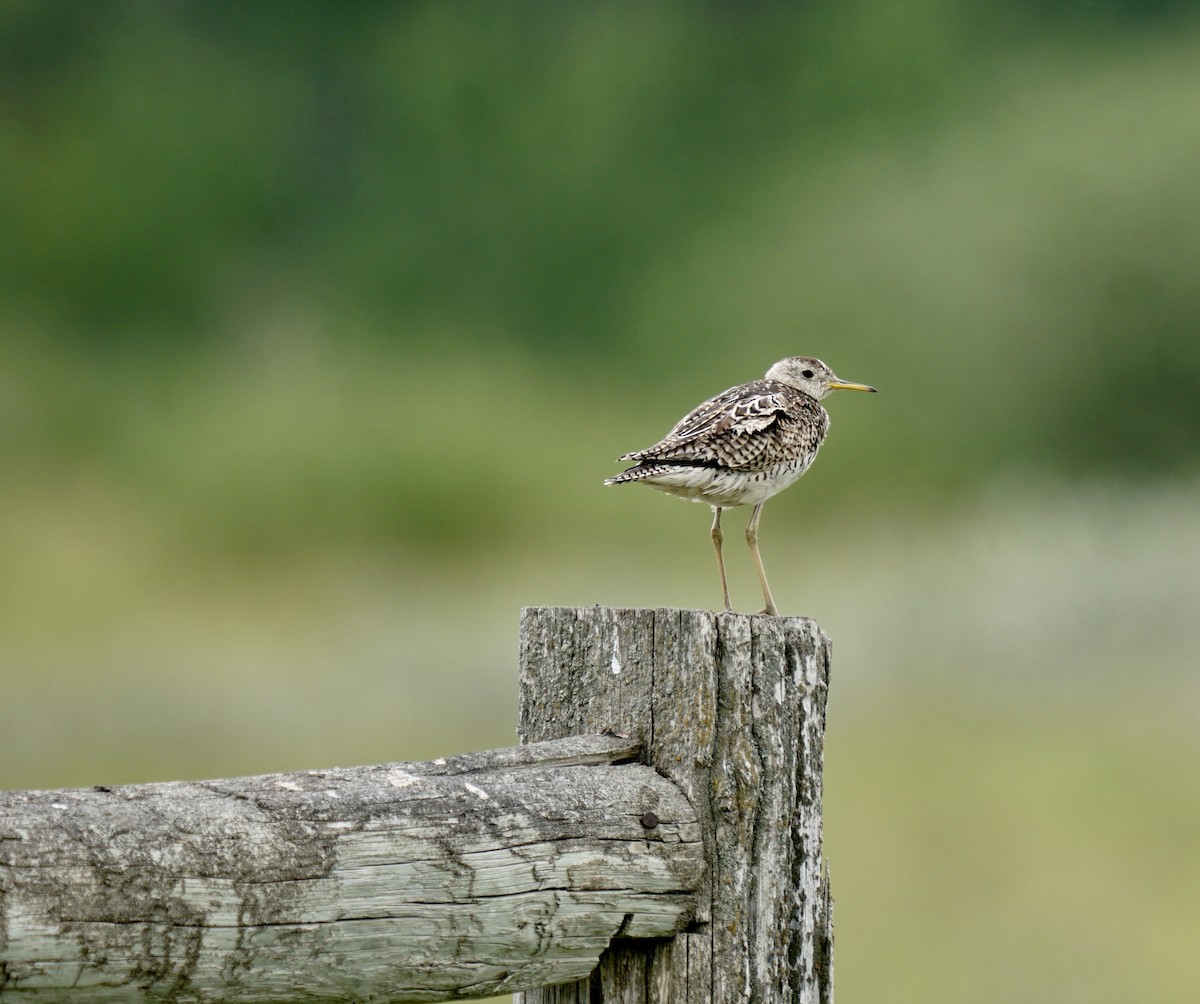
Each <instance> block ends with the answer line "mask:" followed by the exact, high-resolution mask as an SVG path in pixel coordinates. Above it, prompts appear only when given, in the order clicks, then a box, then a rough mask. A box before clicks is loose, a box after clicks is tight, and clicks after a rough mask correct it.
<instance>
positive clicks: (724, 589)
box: [710, 506, 733, 611]
mask: <svg viewBox="0 0 1200 1004" xmlns="http://www.w3.org/2000/svg"><path fill="white" fill-rule="evenodd" d="M710 535H711V536H712V542H713V550H715V551H716V552H717V571H718V572H720V573H721V593H722V595H724V597H725V609H726V610H730V611H731V610H733V606H732V605H731V604H730V602H729V583H727V582H726V581H725V558H724V557H723V556H722V555H721V542H722V541H723V540H724V539H725V538H724V537H723V536H722V534H721V507H720V506H713V522H712V530H711V531H710Z"/></svg>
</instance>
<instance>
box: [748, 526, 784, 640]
mask: <svg viewBox="0 0 1200 1004" xmlns="http://www.w3.org/2000/svg"><path fill="white" fill-rule="evenodd" d="M762 507H763V503H761V502H759V503H758V505H756V506H755V507H754V512H752V513H751V514H750V522H749V523H747V524H746V543H747V544H749V545H750V555H751V557H752V558H754V568H755V570H756V571H757V572H758V582H759V585H761V586H762V591H763V599H764V600H766V603H767V606H766V609H765V610H763V613H764V614H770V615H771V616H772V617H774V616H776V615H777V614H778V613H779V611H778V610H777V609H776V608H775V599H774V597H772V596H771V587H770V586H769V585H767V570H766V569H765V568H763V563H762V558H761V557H760V556H759V553H758V517H759V516H761V515H762Z"/></svg>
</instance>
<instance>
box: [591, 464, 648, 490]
mask: <svg viewBox="0 0 1200 1004" xmlns="http://www.w3.org/2000/svg"><path fill="white" fill-rule="evenodd" d="M654 471H655V468H654V467H653V466H650V465H648V464H638V465H637V466H636V467H631V468H629V470H627V471H622V472H621V473H620V474H616V475H614V476H613V477H611V478H605V479H604V483H605V484H606V485H627V484H630V483H632V482H634V481H641V480H642V479H643V478H648V477H650V475H651V474H653V473H654Z"/></svg>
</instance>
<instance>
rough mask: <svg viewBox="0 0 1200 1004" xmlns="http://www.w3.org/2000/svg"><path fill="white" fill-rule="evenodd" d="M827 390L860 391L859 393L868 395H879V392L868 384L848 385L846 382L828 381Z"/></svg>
mask: <svg viewBox="0 0 1200 1004" xmlns="http://www.w3.org/2000/svg"><path fill="white" fill-rule="evenodd" d="M829 389H830V390H861V391H865V392H866V393H868V394H878V393H879V391H877V390H876V389H875V388H874V387H872V386H871V385H870V384H865V383H850V382H849V381H848V380H830V381H829Z"/></svg>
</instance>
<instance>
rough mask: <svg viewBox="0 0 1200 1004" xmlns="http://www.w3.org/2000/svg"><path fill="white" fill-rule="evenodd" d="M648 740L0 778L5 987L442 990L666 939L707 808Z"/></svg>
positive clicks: (82, 992)
mask: <svg viewBox="0 0 1200 1004" xmlns="http://www.w3.org/2000/svg"><path fill="white" fill-rule="evenodd" d="M639 751H640V744H639V742H638V741H636V740H631V739H625V738H622V737H618V736H604V735H592V736H578V737H574V738H567V739H562V740H556V741H550V742H542V743H535V744H532V745H528V746H522V747H516V748H513V749H505V750H495V751H492V752H486V753H471V754H465V755H463V756H456V757H450V758H447V759H445V760H435V761H432V762H428V763H392V764H383V765H378V766H370V767H357V768H349V769H332V770H315V771H302V772H297V773H288V774H272V775H265V776H261V777H249V778H238V779H234V780H222V781H200V782H194V783H190V782H172V783H167V784H145V785H130V786H124V787H114V788H107V787H97V788H90V789H73V790H63V791H48V792H42V791H33V792H7V793H0V1001H3V1002H4V1004H9V1002H10V1001H11V1002H16V1001H29V1002H36V1001H80V1002H85V1001H86V1002H123V1001H139V1002H140V1001H193V1002H207V1001H225V1002H244V1004H249V1002H252V1001H253V1002H270V1001H280V1002H283V1001H289V1002H300V1001H364V1002H365V1001H373V1002H378V1001H439V1000H450V999H461V998H464V997H486V996H489V995H492V994H497V993H503V992H509V991H519V990H525V989H531V988H534V987H540V986H543V985H546V984H553V983H560V982H563V981H569V980H579V979H581V978H585V977H587V975H588V974H589V973H590V972H591V971H592V970H594V969H595V967H596V965H597V962H598V960H599V958H600V956H601V954H602V953H603V952H604V950H605V949H606V948H607V947H608V946H609V944H610V943H611V941H612V940H613V938H614V937H619V938H621V939H622V940H627V939H662V938H668V937H670V936H672V935H674V934H676V933H677V932H679V931H680V930H681V929H683V928H684V926H685V925H686V924H687V923H688V922H689V921H690V919H691V916H692V913H693V908H694V904H695V890H696V888H697V886H698V885H699V883H700V880H701V876H702V874H703V871H704V858H703V854H704V848H703V841H702V837H701V833H700V824H699V820H698V818H697V813H696V811H695V809H694V808H693V807H692V805H691V803H690V802H689V800H688V798H687V797H685V795H684V794H683V793H682V791H681V790H680V789H679V788H678V787H677V786H676V785H675V784H673V783H672V782H671V781H669V780H668V779H666V778H664V777H662V776H661V775H660V774H659V773H658V772H657V771H655V770H654V768H653V767H650V766H644V765H640V764H638V763H636V762H635V761H636V759H637V757H638V755H639Z"/></svg>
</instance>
